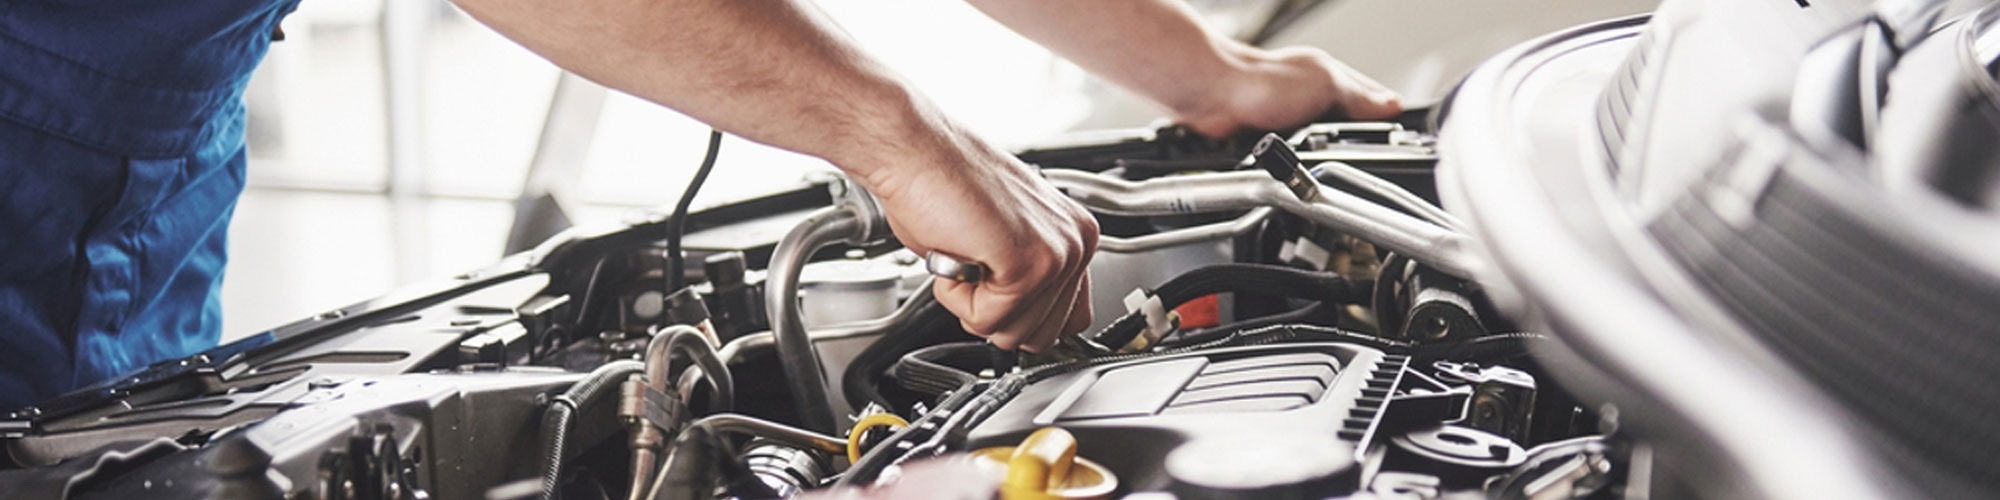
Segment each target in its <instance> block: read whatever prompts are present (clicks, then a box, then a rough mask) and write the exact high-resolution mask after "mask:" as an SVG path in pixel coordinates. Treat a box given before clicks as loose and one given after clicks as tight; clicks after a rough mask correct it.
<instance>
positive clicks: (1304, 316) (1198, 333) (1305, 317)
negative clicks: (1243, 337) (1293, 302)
mask: <svg viewBox="0 0 2000 500" xmlns="http://www.w3.org/2000/svg"><path fill="white" fill-rule="evenodd" d="M1325 311H1326V306H1325V303H1323V302H1314V303H1311V304H1307V305H1306V306H1305V307H1300V308H1297V309H1293V310H1290V311H1286V312H1282V313H1278V314H1273V315H1269V316H1259V317H1255V318H1250V319H1246V320H1242V321H1237V322H1233V323H1229V324H1225V325H1217V326H1212V327H1208V328H1202V329H1199V330H1190V331H1188V332H1186V333H1183V334H1181V335H1176V336H1175V337H1174V338H1172V339H1169V340H1163V341H1161V342H1160V348H1162V349H1172V348H1175V347H1181V346H1189V345H1198V344H1204V343H1208V342H1213V341H1216V340H1221V339H1223V338H1227V337H1228V336H1229V335H1230V334H1233V333H1235V332H1239V331H1243V330H1251V329H1256V328H1263V327H1267V326H1274V325H1282V324H1287V323H1309V322H1310V320H1312V319H1313V317H1314V316H1318V315H1320V314H1324V313H1325Z"/></svg>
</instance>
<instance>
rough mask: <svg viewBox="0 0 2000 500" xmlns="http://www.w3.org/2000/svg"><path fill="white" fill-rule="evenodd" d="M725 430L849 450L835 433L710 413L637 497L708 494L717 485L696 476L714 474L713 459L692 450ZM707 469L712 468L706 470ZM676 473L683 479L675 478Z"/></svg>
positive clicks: (692, 428)
mask: <svg viewBox="0 0 2000 500" xmlns="http://www.w3.org/2000/svg"><path fill="white" fill-rule="evenodd" d="M722 433H736V434H745V435H749V436H753V437H759V438H764V439H768V440H771V441H776V442H778V443H782V444H786V445H791V446H797V447H801V448H811V449H815V450H819V451H821V452H823V453H827V454H830V455H834V456H841V455H842V454H844V453H846V452H847V440H844V439H839V438H835V437H833V436H829V435H825V434H820V433H817V432H813V431H810V430H806V429H799V428H796V427H790V426H786V425H784V424H779V423H776V422H771V421H767V420H762V419H758V418H754V417H749V416H744V415H738V414H733V413H731V414H721V415H710V416H708V417H705V418H702V419H701V420H697V421H695V423H694V424H692V425H689V426H688V428H687V430H685V431H682V432H681V437H680V439H679V440H676V441H675V445H674V449H673V450H671V452H670V453H668V454H667V466H666V467H662V468H661V469H660V472H659V474H658V477H656V478H654V480H653V481H652V484H651V485H650V486H649V487H647V488H646V489H645V490H642V492H644V493H645V494H644V495H639V494H638V493H637V492H635V494H634V496H637V497H640V498H697V497H700V496H703V495H706V494H707V490H708V489H709V488H712V487H714V484H713V483H711V482H707V481H701V480H698V479H692V478H700V477H706V476H707V475H708V474H710V473H713V472H714V471H713V466H712V463H711V462H709V461H710V460H712V459H711V457H705V456H690V455H691V454H692V450H694V449H698V448H697V447H698V446H699V445H700V444H701V442H700V441H701V440H707V439H712V438H713V437H717V436H719V435H720V434H722ZM703 468H707V469H709V470H702V469H703ZM675 476H678V477H680V478H681V480H679V481H676V480H674V479H673V477H675ZM669 488H672V489H669ZM690 490H693V491H690Z"/></svg>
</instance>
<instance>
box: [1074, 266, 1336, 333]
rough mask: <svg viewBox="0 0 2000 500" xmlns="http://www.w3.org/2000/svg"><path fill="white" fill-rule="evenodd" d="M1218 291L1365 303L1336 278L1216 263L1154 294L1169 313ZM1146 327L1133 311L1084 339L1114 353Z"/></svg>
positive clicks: (1282, 269) (1291, 270)
mask: <svg viewBox="0 0 2000 500" xmlns="http://www.w3.org/2000/svg"><path fill="white" fill-rule="evenodd" d="M1222 292H1235V293H1243V294H1251V295H1259V296H1273V297H1286V298H1297V299H1308V300H1313V301H1320V302H1332V303H1336V304H1355V303H1360V302H1361V301H1364V300H1368V297H1367V296H1366V293H1365V291H1363V290H1360V287H1356V286H1354V285H1353V284H1352V283H1349V282H1348V281H1347V278H1345V277H1342V276H1340V275H1339V274H1335V273H1329V272H1319V271H1307V270H1303V269H1296V268H1290V267H1284V266H1274V265H1267V264H1219V265H1213V266H1207V267H1202V268H1199V269H1195V270H1193V271H1188V272H1186V273H1183V274H1181V275H1180V276H1176V277H1174V279H1172V280H1168V281H1167V282H1166V284H1163V285H1160V287H1159V289H1157V290H1154V291H1153V294H1154V295H1155V296H1157V297H1159V299H1160V302H1161V303H1162V305H1164V306H1165V307H1166V308H1167V309H1173V308H1175V307H1180V306H1181V304H1186V303H1187V302H1188V301H1191V300H1194V299H1197V298H1200V297H1204V296H1207V295H1211V294H1216V293H1222ZM1145 328H1146V317H1145V315H1144V314H1143V312H1141V311H1133V312H1130V313H1127V314H1126V315H1125V316H1122V317H1119V318H1118V320H1117V321H1113V322H1112V323H1111V324H1110V325H1107V326H1105V327H1104V329H1102V330H1099V331H1098V332H1097V333H1094V334H1091V335H1090V336H1089V337H1088V338H1089V339H1090V340H1092V341H1095V342H1096V343H1097V344H1098V345H1103V346H1105V347H1108V348H1112V349H1116V348H1118V347H1120V346H1123V345H1125V344H1126V343H1129V342H1131V341H1132V339H1133V338H1137V337H1138V336H1139V333H1140V332H1141V331H1144V330H1145Z"/></svg>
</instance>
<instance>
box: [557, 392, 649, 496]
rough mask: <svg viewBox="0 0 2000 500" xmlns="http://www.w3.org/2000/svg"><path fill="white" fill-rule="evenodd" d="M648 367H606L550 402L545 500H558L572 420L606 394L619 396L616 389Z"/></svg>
mask: <svg viewBox="0 0 2000 500" xmlns="http://www.w3.org/2000/svg"><path fill="white" fill-rule="evenodd" d="M645 369H646V367H645V365H643V364H640V363H639V362H638V361H631V360H620V361H613V362H610V363H605V364H604V366H599V367H597V369H596V370H591V371H590V374H589V375H586V376H584V378H583V380H580V381H577V383H576V384H574V385H571V386H570V387H569V389H568V390H565V391H563V392H562V394H559V395H556V396H555V397H554V398H550V400H549V407H548V409H547V410H544V411H543V412H542V436H543V437H542V440H543V441H542V451H543V454H542V468H541V470H542V496H541V498H542V499H543V500H549V499H553V498H555V497H556V482H557V480H559V479H562V462H563V453H564V449H563V448H564V445H565V443H564V442H563V441H564V439H566V438H567V437H568V435H569V423H570V418H571V417H573V416H574V415H575V414H576V412H578V411H580V410H582V407H584V406H588V405H590V404H593V403H595V402H596V401H597V400H598V399H600V398H603V397H604V395H606V394H613V393H616V392H617V391H616V388H617V387H618V386H619V384H620V383H623V382H624V381H625V379H627V378H630V377H631V376H632V375H634V374H638V373H643V372H644V371H645Z"/></svg>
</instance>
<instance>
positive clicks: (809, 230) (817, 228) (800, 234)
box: [764, 206, 866, 432]
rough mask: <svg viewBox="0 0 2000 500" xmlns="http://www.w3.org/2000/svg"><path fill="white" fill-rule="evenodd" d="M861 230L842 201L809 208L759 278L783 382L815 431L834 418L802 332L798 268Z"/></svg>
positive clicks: (829, 429) (830, 428)
mask: <svg viewBox="0 0 2000 500" xmlns="http://www.w3.org/2000/svg"><path fill="white" fill-rule="evenodd" d="M865 231H866V227H865V225H864V224H863V223H862V222H861V221H860V220H858V216H856V215H855V212H854V211H853V210H852V209H849V208H847V207H845V206H836V207H831V208H826V209H823V210H820V211H818V212H813V213H812V215H809V216H807V217H806V220H804V221H801V222H799V225H798V226H796V227H793V228H792V231H791V232H790V233H786V234H785V238H784V239H783V240H780V241H778V246H777V247H776V248H775V249H773V250H772V251H771V264H770V266H768V267H769V272H767V273H766V274H765V277H764V307H765V309H766V310H768V311H770V314H771V317H770V321H771V336H772V337H774V338H775V339H776V340H777V348H778V361H779V363H780V364H781V365H782V366H783V367H784V370H785V382H786V386H787V387H788V388H790V389H791V392H792V402H793V404H794V405H796V406H797V408H798V412H799V420H800V422H802V423H804V424H805V426H806V428H809V429H812V430H815V431H819V432H835V430H834V428H835V420H834V414H833V406H832V402H831V401H830V400H829V399H828V398H827V389H826V375H825V373H824V372H823V371H821V368H820V363H819V353H817V352H815V351H813V344H812V338H811V337H809V336H808V335H807V334H806V326H805V321H804V320H803V319H802V318H801V315H800V312H799V286H798V285H799V271H800V270H802V269H803V268H805V265H806V261H807V260H808V259H811V258H812V254H813V252H815V251H818V250H819V249H820V248H821V247H824V246H827V245H831V244H834V243H837V242H840V241H845V240H848V239H851V238H855V237H857V236H859V235H861V234H862V233H863V232H865Z"/></svg>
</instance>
